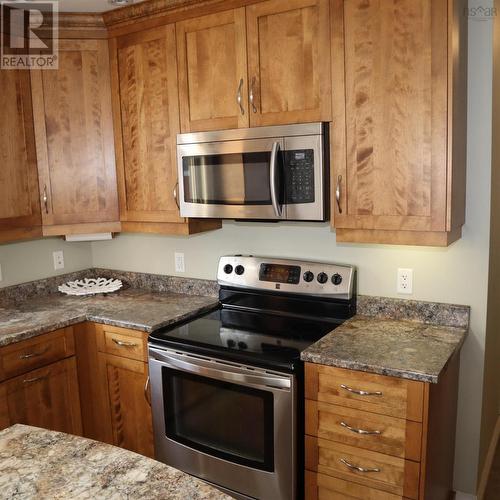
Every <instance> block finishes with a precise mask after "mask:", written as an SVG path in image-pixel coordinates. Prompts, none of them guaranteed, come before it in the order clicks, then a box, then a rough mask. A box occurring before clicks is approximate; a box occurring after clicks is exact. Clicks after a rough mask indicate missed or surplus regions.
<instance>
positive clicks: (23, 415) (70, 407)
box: [0, 327, 82, 435]
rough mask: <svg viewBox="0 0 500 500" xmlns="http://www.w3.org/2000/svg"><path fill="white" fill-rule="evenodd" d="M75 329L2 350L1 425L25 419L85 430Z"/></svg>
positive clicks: (40, 424) (55, 427)
mask: <svg viewBox="0 0 500 500" xmlns="http://www.w3.org/2000/svg"><path fill="white" fill-rule="evenodd" d="M74 353H75V351H74V343H73V329H72V328H71V327H69V328H64V329H61V330H56V331H54V332H51V333H47V334H44V335H40V336H38V337H34V338H32V339H28V340H25V341H22V342H19V343H15V344H10V345H7V346H5V347H2V348H1V349H0V380H1V381H3V382H2V383H0V428H5V427H8V426H9V425H13V424H16V423H23V424H28V425H34V426H37V427H43V428H46V429H52V430H57V431H62V432H68V433H70V434H80V435H81V434H82V423H81V414H80V397H79V391H78V380H77V373H76V361H75V356H74Z"/></svg>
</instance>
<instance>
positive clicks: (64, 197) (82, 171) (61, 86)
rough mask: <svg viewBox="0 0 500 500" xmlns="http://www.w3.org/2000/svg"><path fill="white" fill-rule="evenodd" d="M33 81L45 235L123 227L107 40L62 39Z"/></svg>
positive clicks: (35, 72)
mask: <svg viewBox="0 0 500 500" xmlns="http://www.w3.org/2000/svg"><path fill="white" fill-rule="evenodd" d="M31 85H32V97H33V113H34V123H35V135H36V149H37V157H38V177H39V187H40V198H41V207H42V218H43V234H44V235H54V234H68V233H82V232H98V231H117V230H119V228H120V225H119V213H118V197H117V189H116V172H115V156H114V147H113V124H112V114H111V92H110V89H111V87H110V80H109V56H108V46H107V42H106V41H105V40H61V41H60V43H59V69H58V70H51V71H49V70H34V71H32V72H31Z"/></svg>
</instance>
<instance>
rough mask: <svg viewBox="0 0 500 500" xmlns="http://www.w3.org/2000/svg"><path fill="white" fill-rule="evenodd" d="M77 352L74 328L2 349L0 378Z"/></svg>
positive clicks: (0, 350) (12, 375) (38, 366)
mask: <svg viewBox="0 0 500 500" xmlns="http://www.w3.org/2000/svg"><path fill="white" fill-rule="evenodd" d="M74 354H75V346H74V339H73V328H72V327H68V328H63V329H61V330H56V331H54V332H51V333H46V334H43V335H40V336H38V337H34V338H32V339H28V340H24V341H22V342H19V343H15V344H10V345H8V346H5V347H2V348H1V349H0V380H5V379H7V378H11V377H14V376H16V375H20V374H21V373H27V372H29V371H30V370H34V369H36V368H40V367H41V366H45V365H48V364H50V363H53V362H55V361H58V360H60V359H64V358H67V357H69V356H72V355H74Z"/></svg>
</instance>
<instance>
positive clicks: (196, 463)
mask: <svg viewBox="0 0 500 500" xmlns="http://www.w3.org/2000/svg"><path fill="white" fill-rule="evenodd" d="M149 364H150V376H151V392H152V408H153V425H154V435H155V454H156V458H157V459H158V460H160V461H162V462H164V463H166V464H168V465H171V466H173V467H175V468H177V469H180V470H182V471H184V472H187V473H189V474H193V475H195V476H198V477H200V478H202V479H205V480H207V481H209V482H211V483H214V484H216V485H219V486H221V487H223V488H226V489H229V490H232V491H235V492H237V493H240V494H243V495H246V496H249V497H251V498H259V499H276V500H279V499H283V500H285V499H287V500H291V499H294V497H295V492H296V484H295V483H296V477H295V476H296V465H295V462H296V387H295V378H294V376H293V375H288V374H281V373H276V372H269V371H266V370H263V369H262V370H261V369H257V368H252V367H247V366H242V365H238V364H235V363H229V362H223V361H218V360H214V359H211V358H206V357H201V356H195V355H190V354H188V353H179V352H178V351H172V350H169V349H159V348H156V347H150V348H149Z"/></svg>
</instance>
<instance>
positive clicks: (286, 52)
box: [247, 0, 331, 126]
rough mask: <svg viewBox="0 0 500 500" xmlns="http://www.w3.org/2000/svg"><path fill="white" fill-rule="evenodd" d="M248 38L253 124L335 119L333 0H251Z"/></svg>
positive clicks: (248, 14)
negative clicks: (332, 73) (253, 1)
mask: <svg viewBox="0 0 500 500" xmlns="http://www.w3.org/2000/svg"><path fill="white" fill-rule="evenodd" d="M247 40H248V78H249V86H250V90H249V95H250V101H252V100H253V106H252V104H251V106H250V107H251V110H250V124H251V125H252V126H259V125H279V124H285V123H302V122H315V121H330V119H331V82H330V78H331V76H330V49H329V47H330V29H329V5H328V0H270V1H268V2H260V3H257V4H255V5H250V6H249V7H247ZM252 96H253V99H252Z"/></svg>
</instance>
